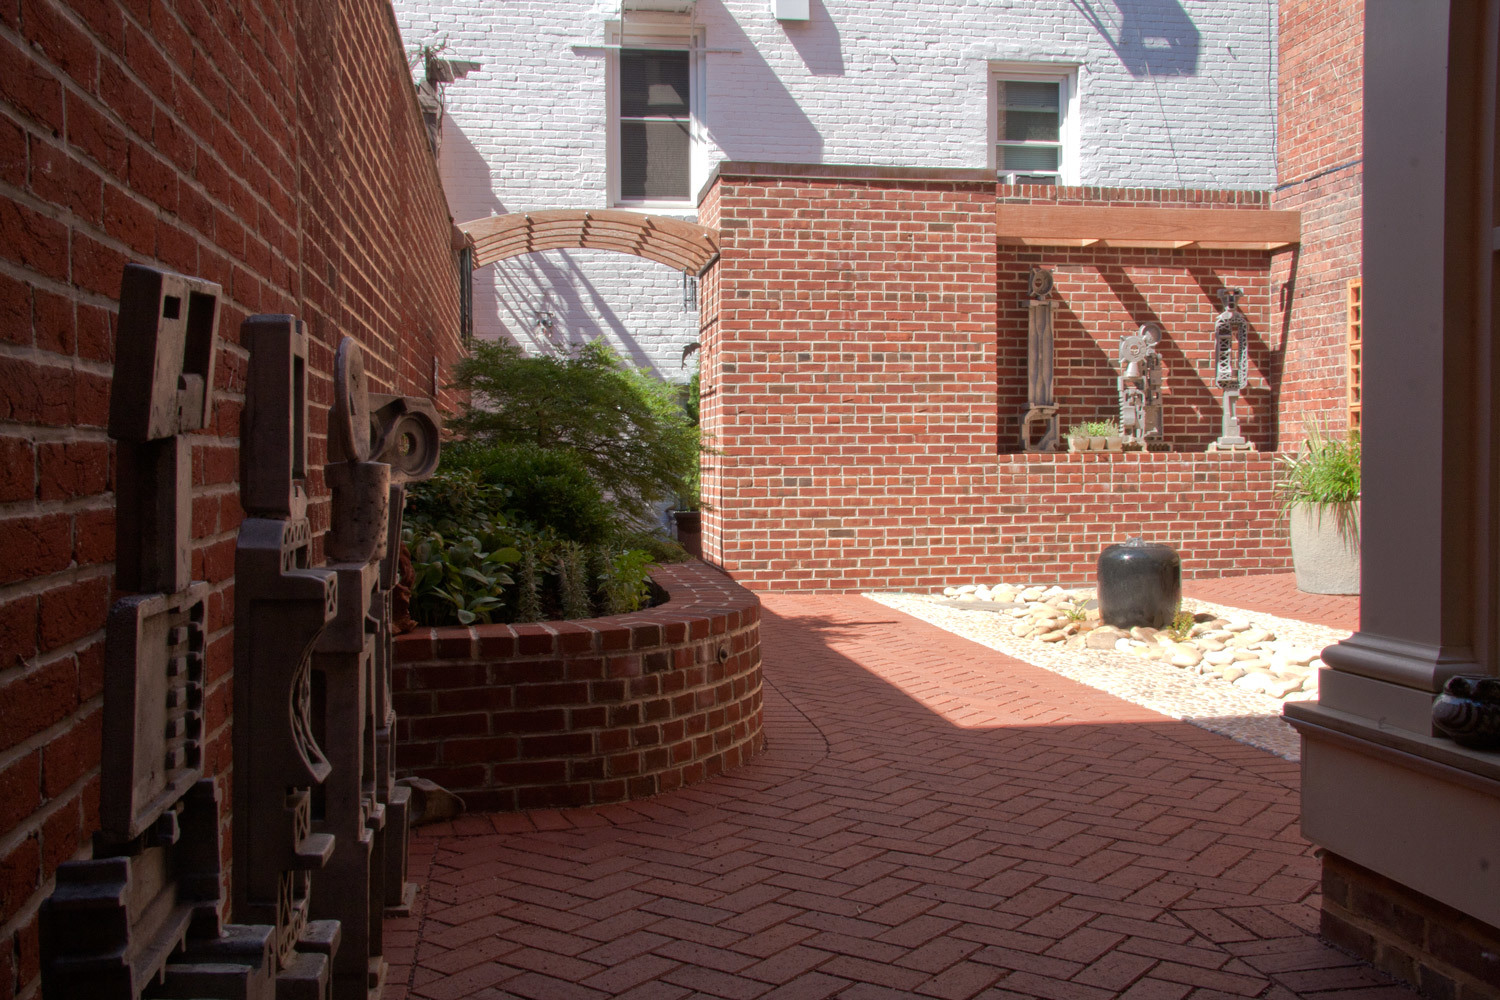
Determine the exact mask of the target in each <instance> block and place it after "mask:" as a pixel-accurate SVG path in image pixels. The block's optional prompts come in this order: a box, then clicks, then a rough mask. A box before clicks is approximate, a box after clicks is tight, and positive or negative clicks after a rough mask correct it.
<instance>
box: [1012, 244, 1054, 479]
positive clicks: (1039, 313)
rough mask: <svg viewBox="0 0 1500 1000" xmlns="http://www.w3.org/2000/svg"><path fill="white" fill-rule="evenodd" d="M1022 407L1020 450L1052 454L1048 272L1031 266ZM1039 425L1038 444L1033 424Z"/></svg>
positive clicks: (1050, 312) (1052, 408)
mask: <svg viewBox="0 0 1500 1000" xmlns="http://www.w3.org/2000/svg"><path fill="white" fill-rule="evenodd" d="M1026 308H1027V323H1026V405H1027V410H1026V413H1025V415H1024V416H1022V417H1021V446H1022V447H1023V448H1025V449H1026V450H1027V451H1055V450H1056V449H1057V444H1058V440H1059V435H1058V419H1059V418H1058V412H1057V411H1058V407H1057V401H1056V400H1055V399H1053V397H1052V369H1053V350H1052V313H1053V310H1055V309H1056V308H1057V302H1056V300H1054V299H1053V298H1052V272H1051V271H1049V270H1047V269H1046V268H1044V267H1036V266H1033V267H1032V269H1031V280H1030V284H1029V288H1028V290H1027V303H1026ZM1038 423H1040V424H1041V425H1042V432H1041V433H1042V436H1041V438H1040V440H1038V439H1037V437H1036V429H1035V426H1034V425H1035V424H1038Z"/></svg>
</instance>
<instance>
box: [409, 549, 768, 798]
mask: <svg viewBox="0 0 1500 1000" xmlns="http://www.w3.org/2000/svg"><path fill="white" fill-rule="evenodd" d="M652 579H653V580H655V581H656V582H657V583H658V584H659V585H660V586H662V587H663V588H664V589H665V590H666V591H667V594H668V596H669V601H668V602H667V603H665V604H661V605H658V606H657V607H654V608H650V609H647V610H645V611H642V612H639V613H637V614H633V615H617V616H615V617H611V618H594V619H588V620H584V621H568V622H547V623H545V624H537V625H476V626H473V627H471V628H458V627H454V628H438V629H419V630H418V631H416V632H412V633H410V634H408V635H404V636H401V637H400V638H399V639H397V641H396V659H397V667H396V708H397V711H398V712H399V713H400V721H399V723H398V725H399V727H400V743H399V749H398V751H397V758H398V759H397V764H398V766H399V767H400V769H401V772H402V773H403V774H414V775H418V776H421V777H427V778H431V779H432V780H434V781H436V782H438V783H439V784H442V785H444V786H445V787H447V788H450V789H452V790H453V791H455V792H458V793H459V794H461V795H462V796H463V797H464V800H465V802H466V804H467V805H468V807H469V808H470V809H480V810H505V811H509V810H515V809H541V808H553V807H563V806H584V805H602V804H604V803H608V802H623V801H627V800H630V799H641V798H646V797H649V796H651V795H656V794H658V793H660V792H666V791H671V790H672V789H674V788H679V787H681V786H683V785H690V784H694V783H696V782H699V781H703V780H704V779H706V778H709V777H712V776H713V775H715V774H719V773H721V772H722V771H725V770H728V769H729V768H733V767H737V766H739V765H740V764H742V763H744V762H746V761H748V760H749V759H750V758H751V757H752V756H754V755H755V754H756V753H758V752H759V751H760V750H761V748H762V746H763V740H762V737H761V725H762V718H763V716H762V707H761V661H760V602H759V601H758V600H757V599H756V597H755V595H754V594H752V593H750V592H749V591H747V590H745V589H744V588H743V587H740V586H737V585H736V584H735V583H734V582H733V581H732V580H730V579H729V578H728V577H727V576H725V575H724V574H722V573H720V572H718V571H717V570H713V569H710V568H709V567H707V566H705V565H704V564H702V563H700V562H692V563H682V564H678V565H674V566H663V567H659V568H658V569H657V570H656V571H655V572H654V573H653V574H652Z"/></svg>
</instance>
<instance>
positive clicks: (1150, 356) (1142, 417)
mask: <svg viewBox="0 0 1500 1000" xmlns="http://www.w3.org/2000/svg"><path fill="white" fill-rule="evenodd" d="M1161 335H1162V328H1161V324H1159V323H1142V324H1141V328H1140V329H1139V330H1138V331H1136V332H1135V333H1132V334H1127V335H1125V336H1124V337H1121V338H1120V377H1119V378H1118V379H1117V380H1116V385H1117V387H1118V389H1119V393H1120V436H1121V437H1123V438H1124V439H1125V443H1126V444H1128V445H1132V446H1134V447H1137V448H1145V447H1147V446H1148V445H1150V444H1151V443H1152V442H1153V441H1160V440H1161V438H1162V432H1161V355H1159V354H1157V353H1156V345H1157V343H1159V342H1160V341H1161Z"/></svg>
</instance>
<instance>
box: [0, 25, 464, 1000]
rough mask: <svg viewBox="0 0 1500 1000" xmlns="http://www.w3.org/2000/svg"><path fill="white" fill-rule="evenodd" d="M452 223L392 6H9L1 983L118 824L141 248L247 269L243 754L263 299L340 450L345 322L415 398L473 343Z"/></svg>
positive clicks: (1, 30) (240, 357)
mask: <svg viewBox="0 0 1500 1000" xmlns="http://www.w3.org/2000/svg"><path fill="white" fill-rule="evenodd" d="M450 228H451V222H450V220H449V217H448V210H447V205H446V202H445V200H444V197H443V194H442V190H441V187H440V185H439V182H438V178H437V171H436V169H435V166H434V164H433V162H432V157H431V155H430V153H429V152H428V149H427V145H426V139H425V132H424V130H423V128H422V126H421V122H420V116H419V114H418V112H417V109H416V106H415V102H414V99H413V97H412V93H411V84H410V79H409V77H408V75H407V71H406V66H405V59H404V56H403V54H402V51H401V46H400V41H399V38H398V36H397V32H396V28H395V22H394V18H393V16H392V14H391V11H390V8H389V5H388V4H387V3H385V2H381V0H323V2H318V0H300V2H298V3H295V4H294V3H290V2H285V0H247V2H244V3H233V4H231V3H222V2H200V0H153V2H145V0H129V2H108V0H105V2H82V0H77V2H72V3H68V2H59V0H24V2H19V3H18V2H10V3H6V4H0V553H3V557H0V803H3V806H0V811H3V816H0V998H3V997H9V996H11V995H13V994H15V993H17V992H19V993H22V994H26V993H29V992H34V990H35V987H36V982H37V947H36V912H37V907H38V906H39V904H40V901H41V899H42V898H43V897H44V896H45V895H46V892H47V891H48V884H47V883H48V880H49V879H50V877H51V875H52V872H53V870H54V869H55V868H56V866H57V864H58V863H59V862H61V861H63V860H65V859H67V858H69V857H71V856H74V855H75V853H77V852H78V851H79V849H80V847H82V846H83V845H84V844H85V842H86V839H87V837H88V835H89V834H90V832H91V831H92V830H93V828H94V827H95V825H96V823H95V813H96V808H97V800H98V762H99V754H100V746H99V738H100V737H99V732H100V710H101V695H100V691H101V683H102V671H103V645H104V632H103V627H104V621H105V613H106V609H107V607H108V605H109V603H110V601H111V600H112V587H113V559H114V516H113V509H112V506H113V502H114V495H113V492H112V490H113V478H112V472H111V456H112V446H111V445H110V443H109V441H108V439H107V437H106V434H105V429H104V428H105V423H106V413H107V407H108V398H109V386H110V372H111V365H112V362H113V357H114V323H115V309H116V298H117V296H118V294H119V283H120V272H121V266H122V265H123V264H124V263H125V262H126V261H130V260H135V261H141V262H144V263H148V264H152V265H154V266H157V267H163V268H167V269H170V270H175V271H180V272H184V273H188V274H195V275H199V276H202V277H205V278H208V279H210V280H213V281H216V282H219V283H220V284H222V285H223V288H224V299H223V310H222V319H221V325H220V328H219V336H220V361H219V365H218V368H217V373H218V385H217V390H218V405H217V409H216V413H215V419H214V421H213V425H212V427H210V428H209V429H208V430H207V431H206V432H205V433H203V434H201V435H199V436H197V437H196V439H195V447H194V491H195V492H194V506H193V535H194V540H195V541H194V545H195V551H194V558H193V568H194V573H195V575H197V576H199V577H201V578H204V579H207V580H208V581H209V582H210V583H212V584H213V587H214V590H213V596H212V599H211V601H210V605H209V628H210V629H211V635H210V642H209V647H208V665H209V666H208V669H209V685H210V686H209V690H208V692H207V697H206V706H207V708H206V712H207V725H208V730H209V734H210V746H209V752H208V754H207V765H208V768H209V769H210V771H212V772H215V773H219V774H225V773H226V772H227V769H228V767H229V762H230V753H229V742H228V738H229V714H230V705H229V693H230V689H231V684H230V679H229V671H230V666H231V661H232V633H231V630H230V624H231V623H230V620H229V616H230V615H231V614H232V592H231V587H232V578H231V574H232V572H233V553H234V540H235V532H236V529H237V527H238V524H239V521H240V518H241V513H240V509H239V504H238V501H237V485H236V482H235V479H236V476H237V451H236V446H237V434H238V429H237V428H238V418H239V411H240V407H241V405H242V401H243V400H242V396H241V392H242V389H243V385H244V378H245V354H244V352H243V351H242V350H241V349H240V347H239V346H238V338H239V324H240V321H241V320H242V319H244V317H246V316H247V315H250V314H252V313H256V312H292V313H297V314H299V315H301V316H302V317H303V318H304V319H305V320H307V322H308V325H309V327H310V329H311V332H312V335H313V341H314V345H315V347H314V354H313V357H312V359H311V360H312V367H313V373H312V375H313V377H312V379H311V380H310V394H311V398H312V401H313V414H314V420H313V433H314V441H313V444H312V454H311V455H310V458H311V459H312V462H313V464H317V463H320V462H321V461H322V459H323V457H324V455H325V453H326V452H325V445H324V437H323V435H324V433H325V429H326V408H327V406H328V405H329V404H330V403H331V401H332V391H331V383H330V381H329V378H328V374H327V373H328V371H329V369H330V367H331V360H332V351H333V349H334V347H335V346H336V344H337V341H338V338H339V337H341V336H342V335H343V334H345V333H349V334H353V335H354V336H356V337H357V338H359V339H360V341H361V342H362V343H363V345H364V347H365V350H366V355H365V356H366V364H367V367H368V369H369V371H370V372H371V374H372V376H373V378H374V381H375V383H376V385H377V387H378V388H380V389H382V390H387V391H399V392H403V393H409V394H417V395H430V394H432V392H433V389H434V385H433V368H432V359H433V357H434V356H436V357H438V358H439V359H440V360H441V361H442V362H443V363H446V362H447V361H448V360H450V359H452V358H453V357H455V356H456V354H457V353H458V351H459V350H460V345H459V343H458V338H457V330H458V297H457V289H458V271H457V264H456V260H455V258H454V255H453V253H452V251H451V250H450V247H449V239H450ZM311 488H312V494H313V497H314V502H313V504H312V517H313V524H314V528H315V529H317V530H319V531H321V530H322V529H323V528H325V527H326V524H327V520H328V503H327V491H326V490H325V489H324V487H323V484H322V482H321V479H320V478H318V477H315V478H314V480H313V482H312V484H311ZM224 799H225V801H226V802H227V801H228V800H229V796H228V795H227V793H226V795H225V797H224ZM225 832H226V836H227V832H228V830H227V826H226V828H225Z"/></svg>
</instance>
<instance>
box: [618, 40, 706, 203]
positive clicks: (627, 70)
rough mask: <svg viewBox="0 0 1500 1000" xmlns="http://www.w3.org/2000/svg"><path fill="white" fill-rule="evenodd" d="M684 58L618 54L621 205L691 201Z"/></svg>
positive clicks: (677, 54) (689, 126) (673, 54)
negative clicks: (644, 202) (629, 202)
mask: <svg viewBox="0 0 1500 1000" xmlns="http://www.w3.org/2000/svg"><path fill="white" fill-rule="evenodd" d="M688 59H689V56H688V53H686V52H678V51H668V50H660V49H622V50H621V51H620V62H619V66H620V199H621V200H622V201H657V200H686V199H688V198H690V197H692V145H693V144H692V115H691V111H690V108H691V100H690V99H691V94H690V92H689V82H688V81H689V80H690V79H691V73H690V66H689V61H688Z"/></svg>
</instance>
